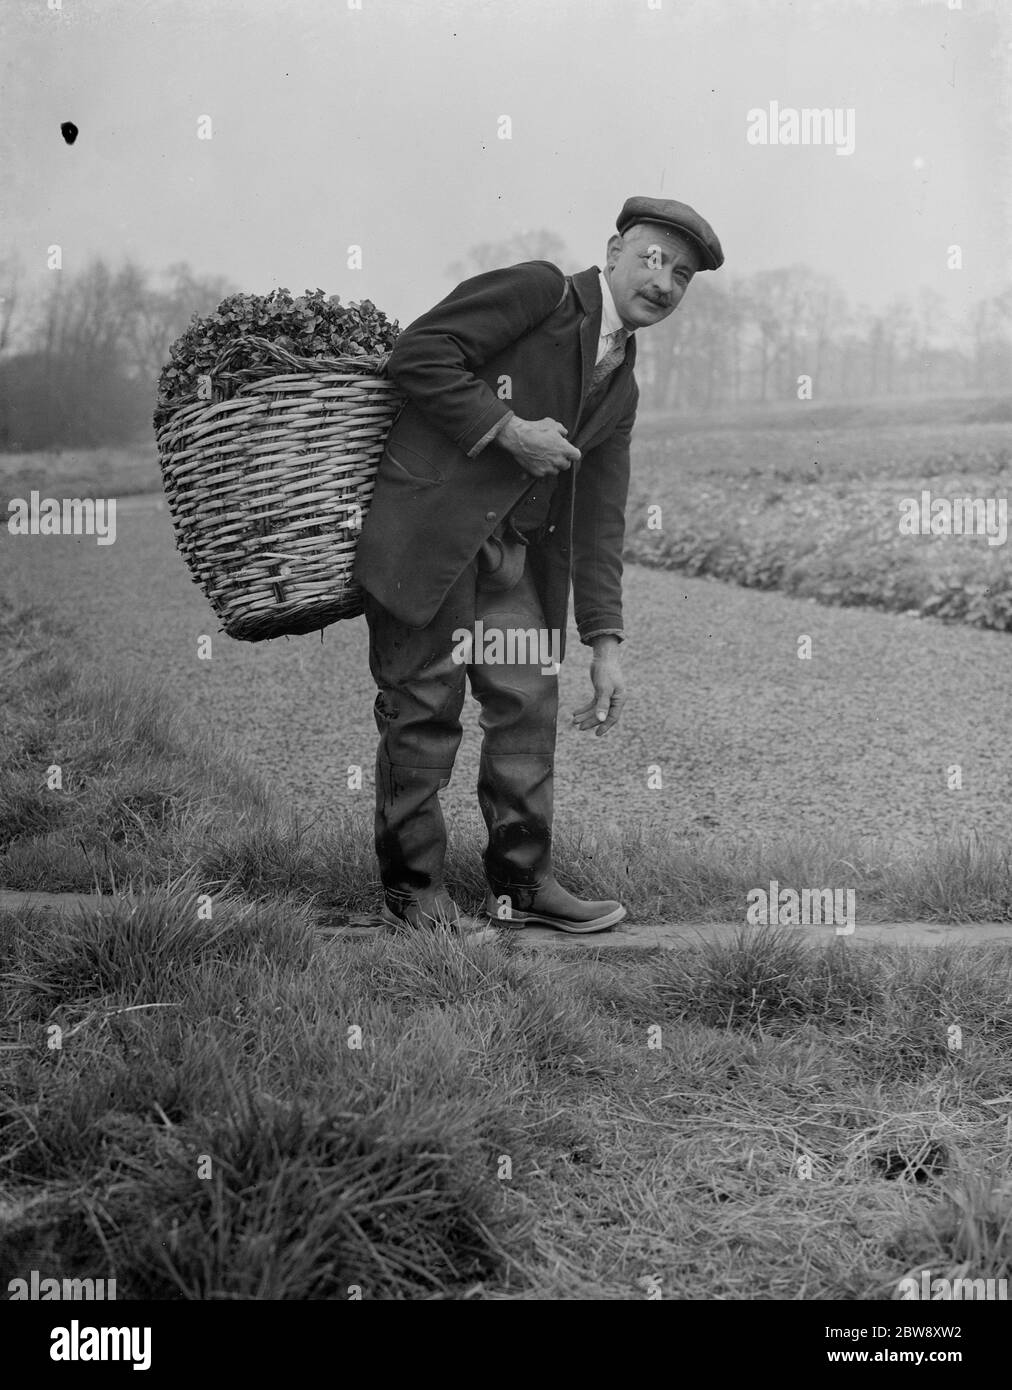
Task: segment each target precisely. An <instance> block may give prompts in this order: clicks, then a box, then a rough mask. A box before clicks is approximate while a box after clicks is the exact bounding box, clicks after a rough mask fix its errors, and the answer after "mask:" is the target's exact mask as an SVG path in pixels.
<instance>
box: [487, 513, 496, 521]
mask: <svg viewBox="0 0 1012 1390" xmlns="http://www.w3.org/2000/svg"><path fill="white" fill-rule="evenodd" d="M495 518H496V513H495V512H486V513H485V520H486V521H495Z"/></svg>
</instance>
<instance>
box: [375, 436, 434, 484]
mask: <svg viewBox="0 0 1012 1390" xmlns="http://www.w3.org/2000/svg"><path fill="white" fill-rule="evenodd" d="M384 458H385V460H386V462H387V463H388V464H389V465H390V467H391V468H392V469H393V471H394V473H395V474H403V475H405V476H406V477H407V478H408V479H409V481H410V482H412V483H420V484H422V485H424V484H425V483H429V484H430V485H431V486H433V487H438V486H439V484H440V483H442V482H445V481H446V479H445V478H444V477H443V475H442V473H440V471H439V469H438V468H436V467H435V466H434V465H433V464H431V463H430V462H429V460H428V459H427V458H426V456H425V455H424V454H420V453H419V452H418V451H417V450H416V449H409V448H408V447H407V445H405V444H388V445H387V446H386V451H385V453H384Z"/></svg>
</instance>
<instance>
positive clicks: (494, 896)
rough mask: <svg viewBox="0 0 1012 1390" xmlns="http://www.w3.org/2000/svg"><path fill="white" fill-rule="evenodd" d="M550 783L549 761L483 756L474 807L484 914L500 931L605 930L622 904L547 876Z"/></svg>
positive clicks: (549, 868)
mask: <svg viewBox="0 0 1012 1390" xmlns="http://www.w3.org/2000/svg"><path fill="white" fill-rule="evenodd" d="M553 778H554V762H553V759H552V758H550V757H545V756H538V757H535V756H533V755H528V754H507V755H504V756H494V755H491V754H487V753H483V754H482V757H481V763H480V766H479V773H478V803H479V805H480V806H481V812H482V815H483V816H484V818H485V824H486V826H487V828H488V847H487V848H486V850H485V855H484V864H485V877H486V878H487V880H488V885H489V892H488V896H487V897H486V899H485V911H486V912H487V913H488V915H489V917H490V918H491V919H492V920H493V921H495V922H496V923H497V925H499V926H502V927H511V928H519V927H526V926H545V927H554V928H555V929H556V930H558V931H564V932H572V933H584V932H596V931H605V930H606V929H607V928H608V927H613V926H614V925H615V924H616V923H617V922H621V921H622V919H623V917H625V915H626V913H625V908H624V907H623V906H622V904H621V903H618V902H614V901H612V900H610V899H608V900H604V901H600V902H593V901H589V900H586V899H583V898H578V897H576V895H575V894H573V893H570V892H568V891H567V890H566V889H565V888H563V887H562V885H561V884H560V883H558V882H557V880H556V878H555V875H554V874H553V872H552V830H551V826H552V803H553V790H554V786H553Z"/></svg>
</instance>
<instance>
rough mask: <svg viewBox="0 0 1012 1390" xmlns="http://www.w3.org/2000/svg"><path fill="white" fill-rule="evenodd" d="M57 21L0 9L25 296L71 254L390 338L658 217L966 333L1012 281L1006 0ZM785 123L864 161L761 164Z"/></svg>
mask: <svg viewBox="0 0 1012 1390" xmlns="http://www.w3.org/2000/svg"><path fill="white" fill-rule="evenodd" d="M56 3H58V0H2V5H0V33H2V58H0V63H2V69H0V70H2V80H3V89H2V101H3V106H2V112H0V152H2V157H3V181H2V185H0V187H2V190H3V206H2V210H0V217H2V228H0V229H2V233H3V244H4V247H5V249H10V248H11V247H13V248H14V249H16V250H17V251H18V252H20V254H21V257H22V259H23V261H24V263H25V265H26V267H27V268H28V269H29V270H30V271H32V272H33V273H36V274H43V273H44V267H45V259H46V251H47V247H48V246H50V245H51V244H53V243H59V244H60V245H61V246H62V248H63V255H64V267H65V268H66V269H68V270H74V269H77V268H80V267H81V266H82V265H84V264H85V263H86V262H87V261H88V259H89V258H90V257H92V256H93V255H95V254H96V253H101V254H103V255H105V256H106V257H107V258H108V259H110V261H111V262H112V263H113V264H115V263H117V262H118V261H119V260H120V258H121V257H122V256H123V255H125V254H129V255H130V256H132V257H133V258H135V259H136V260H138V261H139V262H141V263H142V264H144V265H145V266H148V267H150V268H152V269H153V270H157V269H161V268H164V267H166V266H168V265H169V264H170V263H172V262H174V261H188V262H189V263H190V264H191V265H192V266H193V267H194V269H195V270H198V271H202V272H223V273H226V274H227V275H228V276H230V277H231V278H232V279H233V280H234V281H235V282H237V283H238V284H239V285H240V286H241V287H242V288H243V289H246V290H250V291H256V292H259V293H265V292H267V291H268V290H270V289H271V288H273V287H274V286H277V285H286V286H287V287H288V288H289V289H291V290H292V291H293V292H296V293H298V292H300V291H301V290H303V289H305V288H307V287H310V288H315V287H316V286H318V285H319V286H321V287H322V288H324V289H325V290H327V291H328V292H329V293H338V294H340V295H341V296H342V298H343V299H346V300H347V299H359V298H363V297H366V296H368V297H369V298H371V299H373V300H374V301H375V302H376V303H377V304H378V305H379V306H380V307H381V308H382V309H384V310H385V311H386V312H387V313H389V314H390V315H391V316H392V317H396V318H399V319H400V321H401V324H402V325H404V324H406V323H408V322H409V321H410V320H411V319H412V318H414V317H415V316H416V315H417V314H419V313H421V312H422V311H423V310H424V309H426V308H427V307H428V306H429V305H430V304H432V303H434V302H435V301H436V300H437V299H439V298H441V297H442V295H444V294H445V293H446V292H447V291H448V290H449V289H450V288H451V285H452V283H453V282H452V280H451V279H450V278H449V277H448V275H447V266H448V265H449V264H450V263H451V262H452V261H455V260H458V259H460V257H461V256H462V255H463V254H464V253H466V251H467V248H468V247H469V246H471V245H472V244H474V243H476V242H482V241H499V240H503V239H505V238H507V237H509V236H510V234H511V233H513V232H516V231H518V230H523V229H533V228H538V227H545V228H549V229H551V230H553V231H555V232H556V233H557V234H558V235H559V236H560V237H562V238H563V240H564V241H565V243H566V245H567V247H568V248H569V250H570V252H571V254H572V257H573V263H574V264H573V266H572V267H567V268H575V267H579V266H584V265H590V264H592V263H597V264H599V265H600V264H602V263H603V259H604V255H605V243H606V241H607V238H608V236H609V235H610V234H611V232H612V231H613V230H614V222H615V217H616V215H617V213H618V211H619V208H620V207H621V205H622V203H623V201H624V200H625V199H626V198H627V197H629V196H630V195H632V194H648V195H655V196H665V197H673V198H678V199H681V200H682V201H684V202H688V203H691V204H692V205H693V206H694V207H695V208H696V209H697V210H698V211H699V212H701V213H702V214H703V216H704V217H706V218H707V219H708V220H709V221H710V222H711V223H712V225H713V226H714V228H715V230H716V231H717V234H718V236H719V237H720V239H721V241H722V243H723V246H724V251H725V255H726V258H727V259H726V269H725V271H721V272H718V274H720V275H726V276H727V277H728V280H729V282H730V280H731V278H732V277H733V276H735V275H743V274H748V273H751V272H753V271H756V270H760V269H766V268H772V267H778V266H785V265H790V264H794V263H797V262H806V263H808V264H809V265H811V266H813V267H814V268H815V269H817V270H820V271H825V272H828V273H830V274H832V275H834V276H835V277H836V278H837V279H838V280H839V282H840V284H841V286H842V287H843V288H844V290H845V291H846V293H847V295H848V297H849V298H850V299H851V301H852V302H853V303H862V302H863V303H866V304H868V305H871V306H875V307H881V306H884V305H885V304H886V303H887V302H888V301H889V300H890V298H891V297H892V296H893V295H895V294H896V293H898V292H906V293H916V292H917V291H918V290H919V289H920V288H921V287H926V288H927V289H928V290H929V291H930V292H931V293H932V294H934V295H936V296H937V298H938V302H939V305H940V308H941V307H947V308H949V309H950V310H953V311H957V312H958V311H959V310H960V308H961V307H962V306H964V305H965V304H967V303H969V302H971V301H972V300H974V299H976V298H978V297H982V296H987V295H992V294H995V293H997V292H999V291H1000V290H1001V289H1003V288H1005V287H1006V286H1007V285H1008V284H1009V283H1010V281H1012V268H1010V261H1009V253H1010V247H1012V125H1010V108H1009V105H1008V91H1009V86H1010V80H1009V70H1010V63H1012V0H1002V3H1001V4H994V3H990V2H988V0H963V4H962V7H961V8H957V9H949V8H948V0H927V2H925V0H895V2H893V0H874V3H865V0H827V3H825V4H823V3H819V0H801V2H800V3H798V4H788V3H779V0H764V2H763V3H761V4H760V3H756V4H752V3H750V0H361V8H360V9H358V8H349V0H200V3H194V2H193V0H59V3H60V4H61V6H62V7H61V8H60V9H58V10H50V9H49V8H48V5H49V4H56ZM351 3H352V4H356V3H357V0H351ZM771 102H777V103H779V106H780V107H781V108H794V109H798V110H800V109H801V108H804V107H818V108H830V109H833V110H837V109H838V110H839V112H840V113H841V120H843V121H845V120H847V119H849V118H848V117H847V116H846V113H847V112H848V111H852V112H853V122H854V125H853V134H854V149H853V153H850V154H838V153H837V151H836V148H835V147H834V146H832V145H829V146H827V145H814V144H808V145H801V144H795V145H784V144H780V145H772V144H766V145H761V144H752V143H749V140H748V138H747V132H748V129H749V120H748V112H749V111H750V110H754V109H762V110H763V111H768V109H769V106H770V103H771ZM202 116H210V117H211V121H212V125H211V129H212V138H211V139H210V140H200V139H198V138H197V135H198V121H199V118H200V117H202ZM502 116H507V117H509V120H510V122H511V125H512V138H511V139H508V140H504V139H500V138H498V130H499V128H500V126H499V122H500V117H502ZM67 120H72V121H74V122H75V124H76V125H77V126H78V127H79V128H80V135H79V137H78V139H77V141H76V143H75V144H74V145H73V146H68V145H67V144H66V143H65V142H64V140H63V139H62V137H61V134H60V124H61V122H63V121H67ZM842 129H843V127H842V126H841V130H842ZM350 244H359V245H361V247H362V254H363V267H362V269H361V270H350V269H348V268H347V264H346V251H347V247H348V246H349V245H350ZM952 244H958V245H959V246H960V247H961V248H962V256H963V269H962V270H961V271H958V272H956V271H952V270H949V269H947V267H946V257H947V251H948V247H949V246H950V245H952Z"/></svg>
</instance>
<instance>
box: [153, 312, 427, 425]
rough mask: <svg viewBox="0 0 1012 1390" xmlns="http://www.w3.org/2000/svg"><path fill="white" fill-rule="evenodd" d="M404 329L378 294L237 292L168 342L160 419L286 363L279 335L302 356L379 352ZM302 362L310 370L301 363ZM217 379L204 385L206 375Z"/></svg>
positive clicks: (160, 381) (214, 398)
mask: <svg viewBox="0 0 1012 1390" xmlns="http://www.w3.org/2000/svg"><path fill="white" fill-rule="evenodd" d="M399 333H400V327H399V325H398V323H397V321H396V320H391V319H388V318H387V316H386V314H384V313H383V311H382V310H381V309H377V308H376V305H375V304H373V302H372V300H371V299H363V300H361V301H360V302H359V303H357V304H356V303H350V304H342V303H341V300H340V297H339V296H338V295H336V294H332V295H329V296H327V295H325V294H324V292H323V290H321V289H316V290H307V291H306V292H305V294H301V295H299V297H298V298H297V299H293V298H292V296H291V294H290V293H289V291H288V290H286V289H277V290H272V291H271V293H270V294H268V295H258V294H233V295H229V296H228V298H227V299H223V300H222V302H221V303H220V304H219V305H218V307H217V309H216V310H215V311H214V313H213V314H208V315H207V316H206V317H204V318H201V317H199V316H198V315H194V317H193V318H192V319H191V321H190V323H189V326H188V327H187V329H186V331H185V332H184V333H183V335H182V336H181V337H180V338H177V339H176V341H175V342H174V343H173V344H172V347H171V348H170V350H169V361H168V363H167V364H166V366H165V367H163V369H162V372H161V375H160V376H159V379H158V406H157V409H156V411H155V424H156V426H157V425H158V424H160V423H161V421H162V420H164V419H165V418H166V417H167V415H168V414H169V413H171V410H172V408H173V407H176V406H179V405H182V404H184V403H187V402H190V401H196V400H198V399H204V400H210V401H221V400H228V399H229V398H230V397H231V396H233V395H234V394H235V392H236V390H237V389H238V388H239V386H241V385H242V384H243V382H244V381H252V380H255V379H256V378H257V377H262V376H269V375H272V374H274V373H281V372H284V371H286V370H287V371H295V370H298V369H299V367H298V366H297V365H292V364H285V363H284V362H282V361H279V359H278V358H277V357H276V356H275V355H274V354H272V353H271V352H270V351H269V350H268V349H266V348H265V346H264V345H265V344H267V343H273V344H276V345H277V347H279V348H281V349H283V350H284V351H285V352H287V353H290V354H291V355H292V356H294V357H298V358H303V359H313V358H340V357H379V356H381V355H383V354H386V353H388V352H389V351H390V349H391V348H392V347H393V345H394V342H395V341H396V339H397V336H398V334H399ZM302 370H306V368H305V367H302ZM202 377H203V378H205V380H206V379H208V378H209V379H210V396H208V394H207V390H206V388H205V391H204V393H203V395H201V394H200V393H199V390H198V388H199V386H200V378H202Z"/></svg>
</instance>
